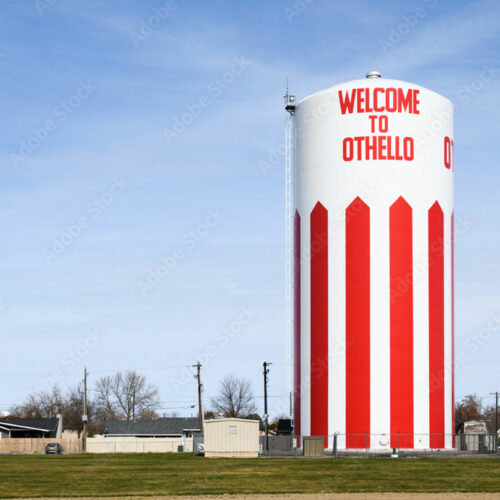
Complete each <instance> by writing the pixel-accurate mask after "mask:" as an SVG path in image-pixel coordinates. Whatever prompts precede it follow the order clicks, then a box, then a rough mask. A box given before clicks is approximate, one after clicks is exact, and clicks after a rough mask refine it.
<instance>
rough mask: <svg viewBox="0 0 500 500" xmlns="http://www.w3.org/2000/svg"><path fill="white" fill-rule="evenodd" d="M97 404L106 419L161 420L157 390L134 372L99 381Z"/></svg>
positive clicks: (99, 411)
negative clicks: (157, 411) (159, 418)
mask: <svg viewBox="0 0 500 500" xmlns="http://www.w3.org/2000/svg"><path fill="white" fill-rule="evenodd" d="M94 404H95V406H96V413H97V414H98V415H99V417H100V418H102V419H104V420H133V419H134V418H136V419H139V420H152V419H154V418H158V414H157V413H156V410H158V408H159V406H160V401H159V392H158V387H157V386H156V385H153V384H148V383H147V381H146V377H145V376H144V375H140V374H139V373H137V372H135V371H133V370H128V371H126V372H124V373H122V372H117V373H116V374H115V375H114V376H112V377H109V376H108V377H102V378H100V379H98V380H97V382H96V385H95V399H94Z"/></svg>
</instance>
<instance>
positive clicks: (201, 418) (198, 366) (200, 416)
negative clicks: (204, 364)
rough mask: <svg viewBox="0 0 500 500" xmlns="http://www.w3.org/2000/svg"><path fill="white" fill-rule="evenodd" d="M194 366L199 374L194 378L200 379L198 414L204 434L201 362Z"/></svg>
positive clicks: (201, 431)
mask: <svg viewBox="0 0 500 500" xmlns="http://www.w3.org/2000/svg"><path fill="white" fill-rule="evenodd" d="M192 366H193V368H196V369H197V374H196V375H195V376H194V378H195V379H197V380H198V415H199V419H200V433H201V434H203V408H202V405H201V389H202V385H201V373H200V371H201V364H200V362H199V361H198V362H197V363H196V364H195V365H192Z"/></svg>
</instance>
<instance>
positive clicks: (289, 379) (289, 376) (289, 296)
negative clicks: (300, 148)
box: [283, 77, 295, 417]
mask: <svg viewBox="0 0 500 500" xmlns="http://www.w3.org/2000/svg"><path fill="white" fill-rule="evenodd" d="M283 97H284V99H285V110H286V111H287V115H286V123H285V287H286V289H285V349H286V352H285V356H286V360H285V366H286V368H285V370H286V374H285V385H286V391H287V392H288V393H289V394H290V417H292V415H293V409H292V401H293V396H292V395H293V356H294V352H293V246H292V239H293V234H292V227H293V153H294V140H293V133H294V119H293V116H294V114H295V96H294V95H290V94H289V93H288V77H287V79H286V92H285V95H284V96H283Z"/></svg>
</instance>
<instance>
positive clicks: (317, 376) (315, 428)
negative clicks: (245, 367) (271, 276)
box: [311, 202, 328, 447]
mask: <svg viewBox="0 0 500 500" xmlns="http://www.w3.org/2000/svg"><path fill="white" fill-rule="evenodd" d="M311 435H312V436H327V435H328V212H327V210H326V209H325V207H324V206H323V205H322V204H321V203H319V202H318V203H317V204H316V206H315V207H314V209H313V211H312V212H311ZM326 446H328V439H327V438H326V437H325V447H326Z"/></svg>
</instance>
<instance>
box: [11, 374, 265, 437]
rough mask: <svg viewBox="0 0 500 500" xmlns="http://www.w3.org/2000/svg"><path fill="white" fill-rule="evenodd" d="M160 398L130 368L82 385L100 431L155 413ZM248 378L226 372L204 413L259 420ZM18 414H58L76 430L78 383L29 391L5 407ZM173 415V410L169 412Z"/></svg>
mask: <svg viewBox="0 0 500 500" xmlns="http://www.w3.org/2000/svg"><path fill="white" fill-rule="evenodd" d="M161 408H162V404H161V401H160V392H159V388H158V386H157V385H156V384H151V383H149V382H148V381H147V380H146V377H145V376H144V375H141V374H139V373H137V372H136V371H134V370H127V371H124V372H117V373H115V374H114V375H113V376H105V377H101V378H99V379H97V381H96V382H95V384H94V386H93V387H91V388H89V390H88V398H87V414H88V422H89V433H90V434H102V433H103V432H104V429H105V427H106V422H108V421H109V420H128V421H130V420H154V419H157V418H159V417H160V411H161ZM256 412H257V407H256V405H255V402H254V397H253V394H252V387H251V383H250V382H249V381H248V380H245V379H243V378H238V377H236V376H235V375H227V376H226V377H224V378H223V379H222V381H221V383H220V389H219V394H218V395H217V396H216V397H215V398H212V399H211V401H210V406H209V410H208V411H207V412H206V413H205V416H206V417H207V418H213V417H215V416H217V415H223V416H225V417H239V418H254V419H257V420H260V416H259V415H258V414H257V413H256ZM10 414H11V415H13V416H18V417H23V418H52V417H55V416H56V415H57V414H61V415H62V417H63V426H64V428H65V429H66V430H73V431H76V432H78V434H80V433H81V431H82V429H83V423H82V415H83V414H84V409H83V387H82V386H81V385H80V384H78V385H77V386H74V387H69V388H68V389H66V390H65V391H63V390H62V389H61V388H60V387H59V386H58V385H57V384H56V385H54V386H52V387H51V388H50V389H47V390H41V391H38V392H34V393H31V394H29V395H28V396H27V397H26V399H25V400H24V401H23V403H21V404H19V405H16V406H14V407H13V408H11V409H10ZM170 415H171V416H175V412H173V413H171V414H170Z"/></svg>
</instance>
